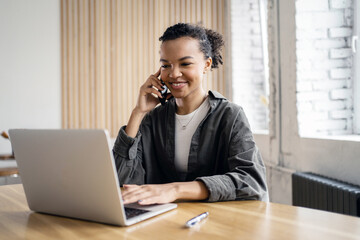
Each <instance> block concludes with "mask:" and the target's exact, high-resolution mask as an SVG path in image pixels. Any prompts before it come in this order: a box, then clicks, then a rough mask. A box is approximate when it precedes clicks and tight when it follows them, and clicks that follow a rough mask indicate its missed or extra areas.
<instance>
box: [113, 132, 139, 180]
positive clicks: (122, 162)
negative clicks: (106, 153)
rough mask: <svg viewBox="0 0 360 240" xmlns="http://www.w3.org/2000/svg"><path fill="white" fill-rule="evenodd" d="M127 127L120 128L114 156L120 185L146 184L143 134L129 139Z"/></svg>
mask: <svg viewBox="0 0 360 240" xmlns="http://www.w3.org/2000/svg"><path fill="white" fill-rule="evenodd" d="M125 127H126V126H123V127H121V128H120V131H119V134H118V136H117V138H116V141H115V144H114V148H113V155H114V159H115V165H116V169H117V173H118V177H119V182H120V185H121V186H122V185H123V184H144V178H145V170H144V168H143V166H142V145H141V141H140V140H141V133H140V132H138V134H137V135H136V137H135V138H132V137H129V136H128V135H127V134H126V132H125Z"/></svg>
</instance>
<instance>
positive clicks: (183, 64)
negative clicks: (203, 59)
mask: <svg viewBox="0 0 360 240" xmlns="http://www.w3.org/2000/svg"><path fill="white" fill-rule="evenodd" d="M189 65H191V63H182V64H181V66H189Z"/></svg>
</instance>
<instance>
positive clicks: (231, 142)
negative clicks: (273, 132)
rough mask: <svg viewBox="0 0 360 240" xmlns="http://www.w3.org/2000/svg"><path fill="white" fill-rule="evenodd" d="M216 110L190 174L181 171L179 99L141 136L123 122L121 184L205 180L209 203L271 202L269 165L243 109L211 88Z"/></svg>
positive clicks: (151, 116)
mask: <svg viewBox="0 0 360 240" xmlns="http://www.w3.org/2000/svg"><path fill="white" fill-rule="evenodd" d="M209 102H210V110H209V112H208V114H207V115H206V117H205V118H204V120H203V121H202V122H201V123H200V124H199V126H198V128H197V129H196V131H195V133H194V135H193V137H192V140H191V145H190V152H189V161H188V172H187V173H186V174H182V173H179V172H177V170H176V168H175V165H174V158H175V134H176V132H175V111H176V104H175V99H170V100H169V101H168V102H167V104H166V105H165V106H158V107H157V108H155V109H153V110H152V111H151V112H149V113H148V114H147V115H146V116H145V117H144V119H143V121H142V123H141V125H140V129H139V132H138V134H137V136H136V137H135V138H131V137H129V136H127V135H126V133H125V131H124V129H125V126H123V127H122V128H121V129H120V131H119V135H118V137H117V139H116V141H115V145H114V148H113V153H114V157H115V163H116V167H117V170H118V176H119V181H120V184H121V185H123V184H129V183H132V184H159V183H169V182H178V181H193V180H198V181H202V182H203V183H204V184H205V185H206V187H207V188H208V190H209V193H210V195H209V198H208V201H210V202H213V201H225V200H235V199H238V200H246V199H256V200H263V201H268V193H267V186H266V174H265V167H264V163H263V161H262V158H261V155H260V152H259V150H258V148H257V147H256V145H255V142H254V139H253V136H252V133H251V130H250V126H249V123H248V121H247V118H246V116H245V114H244V111H243V109H242V108H241V107H240V106H238V105H236V104H233V103H230V102H229V101H227V100H226V99H225V98H224V97H223V96H222V95H221V94H219V93H217V92H214V91H209Z"/></svg>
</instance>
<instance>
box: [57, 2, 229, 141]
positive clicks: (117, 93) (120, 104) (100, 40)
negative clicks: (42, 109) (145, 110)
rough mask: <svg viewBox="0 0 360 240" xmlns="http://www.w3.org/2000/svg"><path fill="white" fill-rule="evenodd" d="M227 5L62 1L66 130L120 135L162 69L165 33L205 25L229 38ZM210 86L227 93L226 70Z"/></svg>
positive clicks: (208, 82) (210, 80)
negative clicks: (100, 130)
mask: <svg viewBox="0 0 360 240" xmlns="http://www.w3.org/2000/svg"><path fill="white" fill-rule="evenodd" d="M225 1H226V0H61V33H62V41H61V42H62V49H61V51H62V126H63V128H106V129H108V130H109V131H110V134H111V136H113V137H114V136H116V135H117V132H118V130H119V128H120V127H121V126H122V125H124V124H126V122H127V120H128V118H129V116H130V113H131V110H132V109H133V107H134V106H135V103H136V98H137V94H138V91H139V87H140V86H141V84H142V83H143V82H144V81H145V80H146V79H147V77H148V76H149V75H150V74H152V73H155V72H156V71H157V70H158V69H159V67H160V63H159V47H160V42H159V41H158V38H159V37H160V36H161V35H162V33H163V32H164V31H165V29H166V28H167V27H168V26H170V25H172V24H175V23H177V22H190V23H199V22H201V23H202V24H203V25H204V26H205V27H208V28H212V29H214V30H216V31H218V32H220V33H222V34H223V35H224V36H225V29H226V28H225V27H226V26H225V19H224V18H225V15H226V14H225V5H224V4H225ZM224 59H225V58H224ZM204 84H205V85H204V87H205V89H213V90H217V91H219V92H221V93H223V94H224V95H225V94H226V89H225V88H226V85H227V84H226V82H225V73H224V69H223V68H222V67H220V68H219V69H217V70H214V71H213V72H212V73H208V74H207V76H206V80H205V81H204Z"/></svg>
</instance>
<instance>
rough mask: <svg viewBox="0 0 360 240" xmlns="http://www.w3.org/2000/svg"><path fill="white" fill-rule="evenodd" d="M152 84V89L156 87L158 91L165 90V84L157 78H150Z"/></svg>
mask: <svg viewBox="0 0 360 240" xmlns="http://www.w3.org/2000/svg"><path fill="white" fill-rule="evenodd" d="M150 84H151V86H152V87H156V88H157V89H158V90H163V89H164V86H163V84H162V83H161V82H160V80H159V79H158V78H156V77H155V76H151V77H150Z"/></svg>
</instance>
